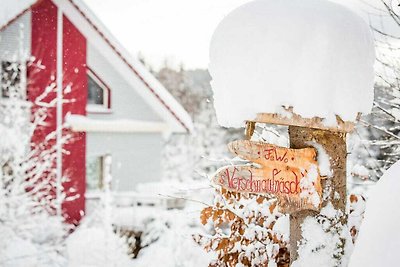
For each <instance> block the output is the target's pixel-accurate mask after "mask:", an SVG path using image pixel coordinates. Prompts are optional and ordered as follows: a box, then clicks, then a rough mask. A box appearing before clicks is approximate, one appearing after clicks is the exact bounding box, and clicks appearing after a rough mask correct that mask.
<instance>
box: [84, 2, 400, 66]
mask: <svg viewBox="0 0 400 267" xmlns="http://www.w3.org/2000/svg"><path fill="white" fill-rule="evenodd" d="M84 1H85V2H86V4H87V5H88V6H89V7H90V8H91V9H92V10H93V11H94V13H95V14H96V15H97V16H98V17H99V18H100V19H101V20H102V21H103V23H104V24H105V25H106V26H107V27H108V28H109V30H110V31H111V32H112V33H113V34H114V35H115V36H116V37H117V39H118V40H119V41H120V42H121V43H122V45H123V46H124V47H125V48H126V49H127V50H128V51H129V52H130V53H132V55H134V56H136V55H137V54H138V52H139V51H140V52H141V53H142V54H143V55H144V56H145V58H146V59H147V60H148V61H149V62H150V63H151V64H152V65H153V66H154V67H156V68H157V67H159V66H160V65H161V64H162V63H163V62H164V60H165V59H168V61H169V62H170V63H172V64H173V65H175V66H177V65H178V64H179V63H180V62H182V63H183V64H184V66H185V67H187V68H207V64H208V46H209V42H210V39H211V35H212V33H213V31H214V29H215V28H216V26H217V25H218V23H219V21H221V19H222V18H223V17H224V16H225V15H227V14H228V13H229V12H230V11H232V10H233V9H234V8H236V7H238V6H240V5H242V4H244V3H246V2H249V1H250V0H84ZM277 1H278V0H277ZM333 1H335V2H340V3H342V4H344V5H347V6H349V7H350V8H352V9H355V11H357V12H358V13H361V12H362V11H361V9H360V4H359V1H367V2H377V1H380V0H333ZM395 1H397V0H395Z"/></svg>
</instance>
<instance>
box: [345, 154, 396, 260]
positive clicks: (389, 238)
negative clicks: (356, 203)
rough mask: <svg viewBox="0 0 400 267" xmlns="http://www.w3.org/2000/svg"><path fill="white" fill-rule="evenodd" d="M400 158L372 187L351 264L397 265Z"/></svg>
mask: <svg viewBox="0 0 400 267" xmlns="http://www.w3.org/2000/svg"><path fill="white" fill-rule="evenodd" d="M399 177H400V161H398V162H397V163H395V164H394V165H393V166H392V167H390V169H389V170H387V171H386V173H385V174H384V175H383V176H382V177H381V179H380V180H379V181H378V183H377V184H376V186H375V187H374V188H373V189H371V192H370V195H369V199H368V201H367V208H366V211H365V218H364V221H363V223H362V225H361V228H360V233H359V236H358V240H357V241H356V246H355V248H354V253H353V255H352V257H351V260H350V265H349V266H350V267H369V266H371V267H373V266H397V265H398V261H399V260H398V254H397V251H398V249H399V248H400V232H399V220H400V212H399V210H398V205H399V201H400V195H399V191H400V179H399Z"/></svg>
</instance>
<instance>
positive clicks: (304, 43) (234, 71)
mask: <svg viewBox="0 0 400 267" xmlns="http://www.w3.org/2000/svg"><path fill="white" fill-rule="evenodd" d="M374 60H375V52H374V45H373V39H372V34H371V32H370V29H369V27H368V25H367V24H366V23H365V21H364V20H363V19H362V18H361V17H359V16H358V15H356V14H355V13H353V12H352V11H350V10H348V9H347V8H345V7H343V6H340V5H338V4H335V3H332V2H328V1H324V0H280V1H276V0H257V1H253V2H250V3H247V4H245V5H243V6H241V7H239V8H237V9H236V10H234V11H233V12H232V13H230V14H229V15H228V16H227V17H225V18H224V19H223V20H222V22H221V23H220V24H219V25H218V27H217V29H216V30H215V33H214V35H213V37H212V40H211V44H210V63H209V71H210V74H211V76H212V79H213V80H212V88H213V91H214V101H215V108H216V112H217V117H218V121H219V123H220V124H221V125H222V126H225V127H240V126H243V125H244V123H243V121H245V120H251V119H254V117H255V115H256V114H257V113H260V112H267V113H276V112H280V111H281V109H282V106H293V107H294V112H295V113H297V114H299V115H301V116H303V117H306V118H311V117H314V116H318V117H321V118H327V119H328V120H329V121H332V118H334V115H335V114H337V115H339V116H340V117H341V118H342V119H344V120H346V121H353V120H355V119H356V117H357V113H358V112H362V113H368V112H369V111H370V110H371V107H372V102H373V82H374V70H373V63H374Z"/></svg>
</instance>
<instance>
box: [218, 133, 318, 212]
mask: <svg viewBox="0 0 400 267" xmlns="http://www.w3.org/2000/svg"><path fill="white" fill-rule="evenodd" d="M228 147H229V150H230V151H231V152H232V153H234V154H236V155H237V156H239V157H240V158H242V159H245V160H249V161H250V162H252V163H256V164H257V165H258V166H257V165H255V164H252V165H241V166H226V167H223V168H221V169H219V170H218V171H217V172H216V173H215V175H214V176H213V182H214V183H215V184H217V185H220V186H222V187H223V188H225V189H227V190H230V191H235V192H239V193H255V194H271V195H274V196H276V197H277V198H278V201H279V205H278V206H279V207H280V210H281V211H282V212H285V213H292V212H295V211H299V210H303V209H311V210H319V208H320V207H319V206H320V203H321V194H322V188H321V181H320V180H321V177H320V175H319V172H318V168H317V166H318V163H317V161H316V156H317V152H316V150H315V149H314V148H304V149H290V148H284V147H278V146H274V145H270V144H266V143H261V142H253V141H248V140H240V141H234V142H232V143H230V144H229V145H228ZM311 176H312V177H311Z"/></svg>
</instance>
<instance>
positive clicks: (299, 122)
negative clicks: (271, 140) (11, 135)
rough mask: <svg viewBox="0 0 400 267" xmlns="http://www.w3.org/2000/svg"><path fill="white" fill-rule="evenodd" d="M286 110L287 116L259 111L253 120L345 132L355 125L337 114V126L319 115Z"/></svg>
mask: <svg viewBox="0 0 400 267" xmlns="http://www.w3.org/2000/svg"><path fill="white" fill-rule="evenodd" d="M285 112H286V113H287V115H285V116H283V115H280V114H272V113H259V114H257V116H256V118H255V119H254V120H253V121H254V122H259V123H269V124H277V125H286V126H299V127H305V128H314V129H321V130H329V131H333V132H345V133H349V132H352V131H353V130H354V126H355V124H354V123H353V122H349V121H343V120H342V119H341V118H340V117H339V116H336V122H337V126H329V125H325V124H324V119H322V118H319V117H314V118H302V117H301V116H300V115H298V114H296V113H294V112H293V109H292V108H287V109H285ZM359 117H360V114H359V116H358V117H357V119H359Z"/></svg>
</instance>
